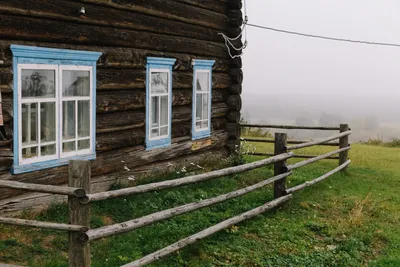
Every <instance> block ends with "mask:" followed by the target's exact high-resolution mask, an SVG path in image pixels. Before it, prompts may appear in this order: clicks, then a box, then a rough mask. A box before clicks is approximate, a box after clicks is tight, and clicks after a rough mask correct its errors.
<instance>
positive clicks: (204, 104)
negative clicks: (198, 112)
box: [202, 94, 208, 120]
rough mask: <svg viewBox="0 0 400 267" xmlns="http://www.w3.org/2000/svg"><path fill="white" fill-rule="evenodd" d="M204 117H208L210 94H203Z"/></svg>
mask: <svg viewBox="0 0 400 267" xmlns="http://www.w3.org/2000/svg"><path fill="white" fill-rule="evenodd" d="M202 115H203V116H202V119H203V120H205V119H208V94H203V114H202Z"/></svg>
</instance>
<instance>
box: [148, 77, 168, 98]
mask: <svg viewBox="0 0 400 267" xmlns="http://www.w3.org/2000/svg"><path fill="white" fill-rule="evenodd" d="M150 86H151V93H152V94H163V93H165V94H166V93H168V72H151V84H150Z"/></svg>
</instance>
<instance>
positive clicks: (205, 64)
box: [192, 60, 215, 140]
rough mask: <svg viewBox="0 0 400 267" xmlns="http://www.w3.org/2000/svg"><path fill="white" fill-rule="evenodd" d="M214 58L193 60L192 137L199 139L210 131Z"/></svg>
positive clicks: (206, 135)
mask: <svg viewBox="0 0 400 267" xmlns="http://www.w3.org/2000/svg"><path fill="white" fill-rule="evenodd" d="M214 62H215V61H214V60H194V61H193V66H194V67H193V114H192V139H193V140H195V139H201V138H205V137H208V136H210V133H211V89H212V88H211V87H212V82H211V79H212V77H211V74H212V66H213V65H214Z"/></svg>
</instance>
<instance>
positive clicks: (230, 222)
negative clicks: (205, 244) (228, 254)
mask: <svg viewBox="0 0 400 267" xmlns="http://www.w3.org/2000/svg"><path fill="white" fill-rule="evenodd" d="M291 198H292V195H286V196H283V197H280V198H277V199H274V200H272V201H270V202H267V203H265V204H264V205H262V206H260V207H258V208H255V209H252V210H250V211H247V212H244V213H242V214H240V215H237V216H235V217H232V218H230V219H227V220H225V221H222V222H220V223H218V224H216V225H214V226H211V227H209V228H207V229H205V230H203V231H201V232H198V233H196V234H194V235H191V236H189V237H186V238H184V239H181V240H179V241H178V242H176V243H174V244H172V245H169V246H167V247H165V248H163V249H160V250H158V251H156V252H153V253H151V254H149V255H147V256H144V257H143V258H141V259H138V260H136V261H134V262H131V263H128V264H125V265H123V266H122V267H137V266H144V265H146V264H149V263H151V262H154V261H156V260H158V259H160V258H162V257H165V256H167V255H169V254H171V253H173V252H175V251H178V250H180V249H182V248H184V247H186V246H188V245H190V244H193V243H195V242H197V241H199V240H201V239H204V238H206V237H208V236H210V235H212V234H214V233H216V232H219V231H221V230H224V229H227V228H229V227H231V226H233V225H235V224H238V223H240V222H242V221H245V220H248V219H250V218H252V217H254V216H257V215H259V214H261V213H264V212H266V211H267V210H271V209H273V208H275V207H277V206H279V205H280V204H282V203H285V202H287V201H289V200H290V199H291Z"/></svg>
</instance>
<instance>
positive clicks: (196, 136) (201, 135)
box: [192, 129, 211, 140]
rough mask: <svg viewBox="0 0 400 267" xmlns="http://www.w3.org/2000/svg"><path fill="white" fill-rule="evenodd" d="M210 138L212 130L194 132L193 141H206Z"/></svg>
mask: <svg viewBox="0 0 400 267" xmlns="http://www.w3.org/2000/svg"><path fill="white" fill-rule="evenodd" d="M210 136H211V133H210V130H208V129H207V130H204V131H200V132H194V133H193V135H192V140H199V139H204V138H207V137H210Z"/></svg>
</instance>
